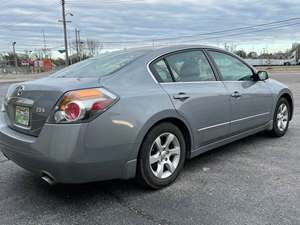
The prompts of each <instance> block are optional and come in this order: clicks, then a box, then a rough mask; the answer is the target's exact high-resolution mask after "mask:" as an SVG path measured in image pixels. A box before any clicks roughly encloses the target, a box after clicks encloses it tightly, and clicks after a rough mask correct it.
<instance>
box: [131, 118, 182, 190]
mask: <svg viewBox="0 0 300 225" xmlns="http://www.w3.org/2000/svg"><path fill="white" fill-rule="evenodd" d="M185 156H186V146H185V140H184V137H183V134H182V132H181V131H180V129H179V128H178V127H177V126H175V125H173V124H171V123H161V124H158V125H157V126H155V127H153V128H152V129H151V130H150V131H149V133H148V134H147V135H146V137H145V139H144V141H143V144H142V146H141V149H140V153H139V157H138V167H137V180H138V182H139V183H141V184H142V185H144V186H147V187H150V188H152V189H159V188H163V187H165V186H168V185H169V184H171V183H172V182H173V181H174V180H175V179H176V178H177V176H178V174H179V173H180V171H181V170H182V168H183V165H184V161H185Z"/></svg>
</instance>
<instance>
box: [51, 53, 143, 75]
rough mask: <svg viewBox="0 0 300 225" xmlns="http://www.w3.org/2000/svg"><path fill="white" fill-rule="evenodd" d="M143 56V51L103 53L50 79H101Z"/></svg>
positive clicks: (59, 72)
mask: <svg viewBox="0 0 300 225" xmlns="http://www.w3.org/2000/svg"><path fill="white" fill-rule="evenodd" d="M145 54H146V51H145V50H136V51H122V52H121V51H119V52H112V53H104V54H102V55H100V56H97V57H93V58H90V59H86V60H84V61H82V62H79V63H76V64H74V65H71V66H69V67H67V68H64V69H62V70H59V71H58V72H56V73H54V74H53V75H52V77H102V76H106V75H109V74H112V73H114V72H116V71H118V70H120V69H121V68H123V67H124V66H126V65H128V64H130V63H131V62H133V61H134V60H136V59H138V58H140V57H141V56H143V55H145Z"/></svg>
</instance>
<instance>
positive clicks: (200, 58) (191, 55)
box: [166, 51, 216, 82]
mask: <svg viewBox="0 0 300 225" xmlns="http://www.w3.org/2000/svg"><path fill="white" fill-rule="evenodd" d="M166 60H167V62H168V64H169V66H170V68H171V70H172V73H173V76H174V79H175V81H177V82H191V81H215V80H216V79H215V76H214V73H213V70H212V68H211V66H210V64H209V63H208V61H207V58H206V57H205V55H204V53H203V52H202V51H189V52H181V53H177V54H174V55H170V56H167V57H166Z"/></svg>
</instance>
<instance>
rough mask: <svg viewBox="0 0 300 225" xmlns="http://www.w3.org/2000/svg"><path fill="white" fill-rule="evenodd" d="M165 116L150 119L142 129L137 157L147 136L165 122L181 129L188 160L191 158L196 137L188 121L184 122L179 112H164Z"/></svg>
mask: <svg viewBox="0 0 300 225" xmlns="http://www.w3.org/2000/svg"><path fill="white" fill-rule="evenodd" d="M164 114H165V115H164V116H163V117H162V116H161V115H155V116H154V118H151V119H149V120H148V122H147V123H146V124H145V125H144V127H143V128H142V129H141V131H140V134H139V138H138V140H139V141H138V146H137V157H138V154H139V152H140V148H141V146H142V143H143V141H144V139H145V137H146V135H147V134H148V133H149V131H150V130H151V129H152V128H153V127H155V126H157V125H158V124H160V123H163V122H169V123H172V124H174V125H175V126H177V127H178V128H179V129H180V131H181V132H182V134H183V136H184V139H185V142H186V151H187V158H189V157H190V155H191V151H192V148H193V143H194V138H193V137H194V136H193V133H192V129H191V128H190V125H189V124H188V122H187V121H185V120H184V118H182V117H180V116H179V115H178V114H177V112H167V114H166V112H164Z"/></svg>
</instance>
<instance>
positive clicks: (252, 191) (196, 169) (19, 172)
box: [0, 74, 300, 225]
mask: <svg viewBox="0 0 300 225" xmlns="http://www.w3.org/2000/svg"><path fill="white" fill-rule="evenodd" d="M272 77H273V78H275V79H278V80H280V81H282V82H284V83H286V84H288V85H289V86H290V88H291V89H292V90H293V92H294V95H295V96H294V97H295V113H294V119H293V121H292V122H291V124H290V129H289V131H288V133H287V134H286V136H284V137H283V138H280V139H276V138H270V137H268V136H266V135H265V134H257V135H254V136H251V137H248V138H246V139H243V140H240V141H237V142H234V143H231V144H229V145H226V146H224V147H221V148H218V149H216V150H213V151H211V152H208V153H206V154H203V155H201V156H199V157H197V158H195V159H192V160H189V161H188V162H187V163H186V165H185V168H184V170H183V172H182V174H181V176H180V177H179V178H178V180H177V181H176V182H175V183H174V184H173V185H171V186H170V187H167V188H165V189H163V190H159V191H149V190H144V189H142V188H140V187H139V186H138V185H137V184H136V183H135V182H134V181H133V180H130V181H106V182H96V183H90V184H81V185H57V186H54V187H50V186H48V185H47V184H46V183H44V182H43V181H42V180H41V179H40V178H38V177H35V176H33V175H32V174H30V173H29V172H26V171H25V170H23V169H22V168H20V167H18V166H17V165H15V164H14V163H13V162H11V161H8V160H6V159H5V158H4V157H3V156H2V155H1V156H0V224H3V225H11V224H52V225H53V224H85V225H88V224H105V225H108V224H114V225H115V224H116V225H118V224H139V225H141V224H178V225H184V224H195V225H196V224H197V225H198V224H199V225H200V224H201V225H232V224H237V225H248V224H249V225H256V224H257V225H298V224H300V163H299V161H300V138H299V137H300V100H299V97H300V74H277V75H274V76H272ZM7 85H8V84H0V96H3V95H4V94H5V90H6V88H7Z"/></svg>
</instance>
